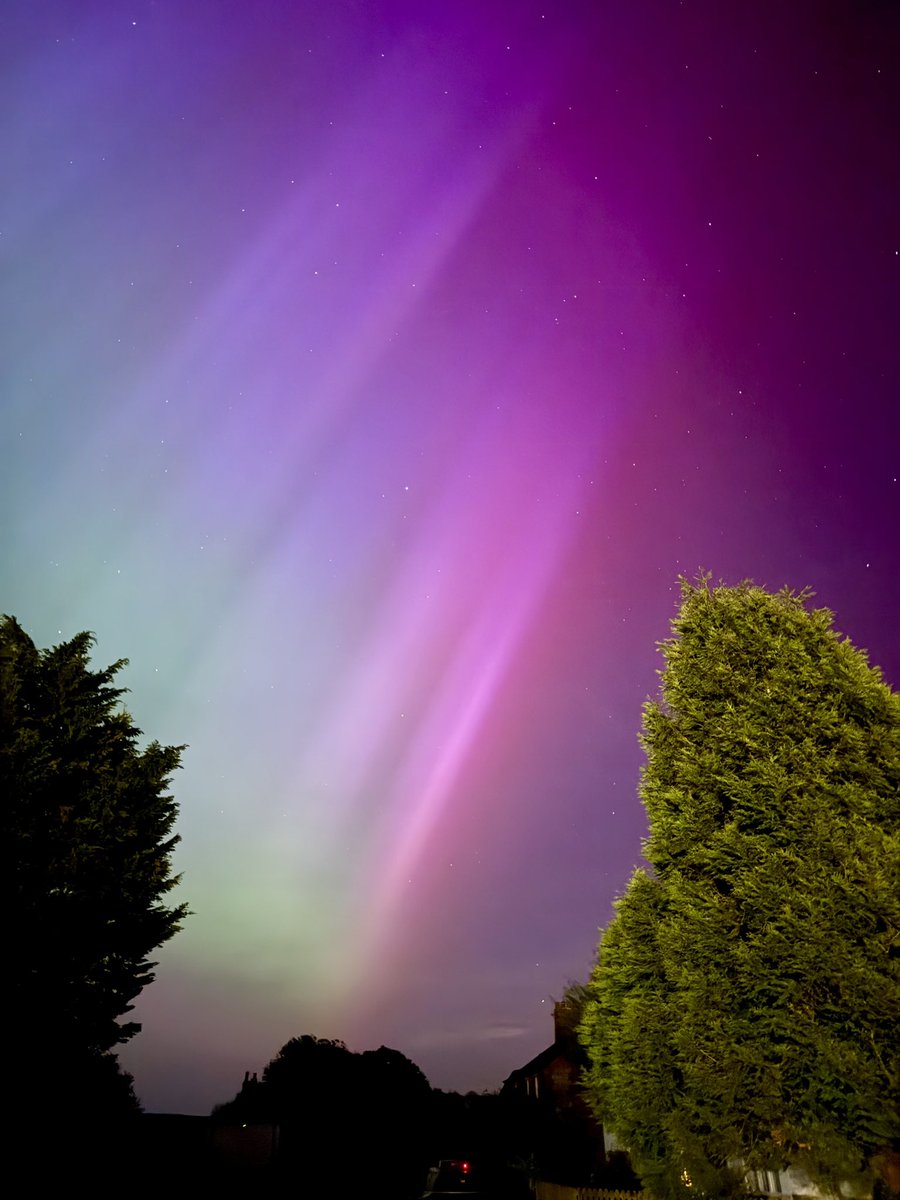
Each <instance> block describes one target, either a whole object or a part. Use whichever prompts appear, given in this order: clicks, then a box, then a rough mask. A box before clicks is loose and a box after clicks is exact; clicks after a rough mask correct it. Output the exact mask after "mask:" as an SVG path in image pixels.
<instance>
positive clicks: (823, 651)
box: [581, 578, 900, 1196]
mask: <svg viewBox="0 0 900 1200" xmlns="http://www.w3.org/2000/svg"><path fill="white" fill-rule="evenodd" d="M808 601H809V594H807V593H799V594H795V593H792V592H790V591H787V590H783V591H781V592H779V593H778V594H775V595H773V594H770V593H768V592H766V591H764V590H763V589H761V588H759V587H755V586H753V585H751V584H749V583H745V584H742V585H740V586H739V587H725V586H717V587H713V586H711V585H710V581H709V579H708V578H701V579H700V580H699V581H698V582H697V583H696V584H691V583H689V582H688V581H686V580H682V604H681V608H680V611H679V613H678V616H677V617H676V619H675V621H674V622H673V632H674V636H673V637H672V638H671V639H669V640H668V641H666V642H664V643H663V644H662V647H661V648H662V651H663V655H664V658H665V669H664V670H663V671H662V672H661V677H662V688H661V697H660V699H659V700H658V701H653V702H648V704H647V705H646V706H645V710H644V728H643V736H642V743H643V746H644V748H645V751H646V754H647V761H646V765H645V768H644V771H643V775H642V781H641V788H640V793H641V796H642V798H643V801H644V804H645V806H646V809H647V814H648V818H649V826H650V835H649V838H648V840H647V842H646V845H645V856H646V859H647V861H648V863H649V864H650V868H651V869H650V870H649V871H644V870H639V871H638V872H637V873H636V874H635V876H634V877H633V879H632V881H631V883H630V885H629V887H628V889H627V891H626V892H625V894H624V895H623V897H622V898H621V899H620V900H619V901H618V904H617V909H616V914H615V916H614V918H613V920H612V922H611V924H610V925H609V927H608V928H607V929H606V931H605V932H604V933H603V935H602V938H601V941H600V947H599V952H598V959H597V964H596V967H595V969H594V973H593V976H592V979H591V984H590V993H591V998H590V1001H589V1003H588V1005H587V1009H586V1015H585V1018H584V1021H583V1023H582V1026H581V1036H582V1039H583V1042H584V1044H585V1047H586V1049H587V1051H588V1054H589V1057H590V1060H591V1066H590V1069H589V1072H588V1074H587V1076H586V1085H587V1088H588V1094H589V1096H590V1099H591V1101H592V1103H593V1105H594V1107H595V1109H596V1111H597V1114H598V1116H599V1117H600V1119H601V1120H603V1121H604V1122H605V1124H606V1125H607V1127H608V1128H610V1129H611V1130H612V1131H613V1132H614V1133H615V1134H616V1135H617V1136H618V1138H619V1140H620V1141H621V1142H622V1143H623V1144H624V1145H625V1146H626V1147H627V1148H628V1149H629V1150H630V1152H631V1154H632V1157H633V1160H634V1162H635V1165H636V1167H637V1169H638V1171H639V1172H640V1174H641V1175H642V1176H643V1178H644V1182H645V1184H646V1185H647V1186H649V1187H650V1188H651V1189H652V1190H653V1191H654V1192H655V1193H656V1194H657V1195H660V1196H675V1195H678V1194H679V1193H681V1192H684V1194H690V1195H693V1196H697V1195H698V1194H706V1195H709V1196H725V1195H728V1194H729V1192H730V1190H733V1189H740V1186H741V1178H740V1177H741V1176H742V1175H743V1173H744V1171H745V1170H747V1169H783V1168H785V1167H786V1166H793V1167H797V1168H800V1169H803V1170H805V1171H807V1172H808V1173H809V1175H810V1176H811V1177H812V1178H813V1179H814V1180H816V1181H817V1182H819V1183H820V1184H821V1185H824V1186H825V1187H826V1188H829V1189H831V1190H834V1189H835V1188H836V1187H837V1185H838V1183H839V1181H841V1180H844V1181H850V1182H851V1183H852V1184H853V1185H854V1186H855V1188H856V1189H857V1194H866V1193H865V1189H866V1188H868V1189H869V1192H868V1194H871V1184H872V1175H873V1171H874V1169H875V1168H874V1164H876V1163H877V1162H878V1160H879V1156H884V1155H885V1154H888V1155H890V1154H891V1153H892V1152H893V1153H896V1151H897V1150H898V1149H900V1143H898V1140H897V1139H898V1137H900V1055H898V1044H900V1043H898V1034H897V1031H898V1028H900V694H897V693H894V692H892V691H891V690H890V688H889V687H888V686H887V685H886V684H885V682H884V680H883V679H882V677H881V674H880V672H879V671H878V670H877V669H876V668H874V667H872V666H870V665H869V663H868V661H867V659H866V656H865V654H864V653H862V652H861V651H859V650H857V649H855V648H854V647H853V646H852V645H851V644H850V642H849V641H848V640H847V639H845V638H842V637H841V636H839V635H838V634H837V633H836V632H835V631H834V630H833V628H832V614H831V613H830V612H828V611H827V610H825V609H810V607H809V604H808Z"/></svg>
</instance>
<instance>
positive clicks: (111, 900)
mask: <svg viewBox="0 0 900 1200" xmlns="http://www.w3.org/2000/svg"><path fill="white" fill-rule="evenodd" d="M92 643H93V638H92V636H91V635H90V634H88V633H81V634H78V636H76V637H74V638H72V640H71V641H69V642H64V643H63V644H62V645H59V646H56V647H54V648H53V649H51V650H38V649H37V648H36V647H35V645H34V643H33V642H32V640H31V639H30V638H29V637H28V635H27V634H26V633H25V632H24V631H23V629H22V628H21V627H20V626H19V624H18V623H17V622H16V621H15V620H14V619H13V618H12V617H4V618H3V619H2V622H0V790H2V793H3V796H4V798H5V804H4V810H3V811H4V830H3V832H4V845H6V846H8V847H9V853H10V857H11V870H10V879H11V883H12V887H11V893H12V895H11V899H12V906H11V918H12V919H11V921H10V923H9V933H8V940H7V968H8V973H7V978H8V981H9V982H8V984H7V990H6V997H7V1003H8V1005H9V1006H10V1007H9V1008H8V1010H7V1011H8V1014H9V1024H8V1026H7V1027H8V1028H9V1029H10V1030H11V1033H12V1037H13V1038H14V1039H15V1045H14V1047H13V1048H12V1053H13V1057H14V1058H16V1059H17V1060H19V1063H20V1070H25V1071H29V1072H32V1073H34V1074H40V1073H41V1071H49V1072H52V1077H53V1080H54V1083H53V1087H54V1089H55V1094H56V1096H57V1099H58V1101H59V1103H60V1104H61V1105H64V1104H65V1103H67V1102H71V1103H76V1104H77V1105H78V1107H79V1108H80V1109H82V1110H83V1109H84V1107H85V1106H86V1105H87V1106H88V1107H89V1106H90V1103H91V1095H90V1093H91V1081H92V1080H93V1081H95V1082H96V1089H97V1092H98V1096H96V1097H94V1099H97V1100H98V1102H100V1103H102V1101H101V1100H100V1097H99V1093H100V1092H102V1091H104V1090H105V1091H106V1093H107V1095H108V1094H109V1088H108V1087H107V1085H106V1083H104V1081H108V1080H109V1079H110V1078H111V1075H113V1074H114V1072H111V1070H110V1067H111V1065H113V1066H114V1063H115V1060H114V1059H112V1058H111V1056H110V1054H109V1052H110V1051H111V1050H112V1048H113V1047H114V1046H116V1045H117V1044H118V1043H120V1042H123V1041H125V1040H127V1039H128V1038H130V1037H131V1036H132V1035H133V1034H134V1033H136V1032H137V1030H138V1029H139V1026H138V1025H137V1024H135V1023H133V1022H125V1023H120V1022H119V1018H120V1017H121V1016H123V1015H124V1014H126V1013H127V1012H129V1011H130V1009H131V1007H132V1005H131V1001H132V1000H133V999H134V997H135V996H137V994H138V993H139V992H140V991H141V989H142V988H143V987H144V986H145V985H146V984H147V983H149V982H150V981H151V980H152V979H153V974H152V967H153V966H154V965H155V964H154V963H152V962H150V961H149V956H150V954H151V953H152V951H153V950H154V949H155V948H156V947H158V946H160V945H162V944H163V943H164V942H165V941H167V939H168V938H170V937H171V936H172V935H173V934H174V933H175V931H176V930H177V929H178V927H179V922H180V920H181V919H182V917H183V916H184V915H185V913H186V908H185V906H184V905H183V904H182V905H175V906H171V907H168V906H167V905H166V904H165V903H164V902H163V901H164V897H166V895H167V894H168V893H169V892H170V891H171V889H172V888H173V887H174V886H175V884H176V883H177V882H178V881H177V879H176V878H175V877H174V876H173V875H172V873H171V868H170V854H171V851H172V848H173V847H174V845H175V844H176V842H177V841H178V838H177V836H175V835H174V834H173V832H172V830H173V826H174V823H175V818H176V815H177V808H176V805H175V803H174V801H173V799H172V797H171V796H170V795H169V794H168V793H167V787H168V783H169V777H170V776H171V774H172V772H173V771H174V770H175V769H176V767H177V766H178V764H179V757H180V753H181V749H182V747H176V746H161V745H159V743H158V742H151V743H150V745H148V746H147V747H146V749H144V750H140V749H139V748H138V737H139V735H140V732H141V731H140V730H139V729H137V728H136V727H135V725H134V723H133V721H132V720H131V717H130V716H129V715H128V713H127V712H125V711H124V710H123V708H122V707H121V704H120V697H121V696H122V694H123V689H122V688H118V687H115V686H114V685H113V680H114V678H115V676H116V674H117V672H118V671H119V670H120V669H121V667H122V666H124V665H125V660H124V659H123V660H120V661H119V662H116V663H113V664H112V666H110V667H107V668H106V670H102V671H91V670H90V669H89V652H90V648H91V645H92ZM23 1064H24V1065H23ZM43 1086H45V1087H46V1086H47V1081H46V1080H45V1081H44V1085H43Z"/></svg>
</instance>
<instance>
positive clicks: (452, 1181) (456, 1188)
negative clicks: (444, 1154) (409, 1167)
mask: <svg viewBox="0 0 900 1200" xmlns="http://www.w3.org/2000/svg"><path fill="white" fill-rule="evenodd" d="M482 1182H483V1181H482V1179H481V1177H480V1172H479V1171H477V1170H476V1169H475V1167H474V1166H473V1165H472V1163H470V1162H469V1161H468V1159H465V1158H442V1159H441V1160H440V1162H439V1163H438V1164H437V1165H436V1166H434V1167H431V1169H430V1170H429V1172H428V1180H427V1182H426V1184H425V1191H424V1193H423V1198H422V1200H426V1197H430V1196H478V1197H479V1198H480V1200H486V1197H487V1193H486V1192H485V1191H483V1190H482V1186H481V1185H482Z"/></svg>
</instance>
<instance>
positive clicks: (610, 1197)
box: [534, 1179, 649, 1200]
mask: <svg viewBox="0 0 900 1200" xmlns="http://www.w3.org/2000/svg"><path fill="white" fill-rule="evenodd" d="M534 1195H535V1200H649V1198H648V1196H647V1193H646V1192H619V1191H608V1190H607V1189H605V1188H592V1187H569V1186H567V1185H566V1184H564V1183H547V1182H546V1180H543V1179H538V1180H537V1181H536V1182H535V1185H534Z"/></svg>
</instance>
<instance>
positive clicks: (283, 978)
mask: <svg viewBox="0 0 900 1200" xmlns="http://www.w3.org/2000/svg"><path fill="white" fill-rule="evenodd" d="M2 27H3V37H2V39H0V56H2V70H0V96H2V105H0V122H2V123H0V146H2V151H3V185H2V187H0V262H2V273H0V279H2V322H0V371H2V379H3V392H2V395H3V418H4V419H3V431H4V436H3V460H2V480H3V496H4V504H3V510H4V518H5V519H4V539H3V544H4V554H3V571H2V577H0V582H2V595H3V602H2V609H3V611H6V612H9V613H12V614H14V615H16V617H17V618H18V619H19V620H20V621H21V623H22V624H23V626H24V627H25V628H26V629H27V631H28V632H29V633H30V635H31V636H32V637H33V638H34V639H35V640H36V641H37V642H38V644H40V645H45V646H46V645H50V644H53V643H55V642H58V641H60V640H62V639H64V638H69V637H71V636H72V635H73V634H74V633H76V632H78V631H79V630H82V629H90V630H93V631H94V632H95V633H96V635H97V647H96V655H95V662H96V663H97V664H98V665H106V664H107V663H109V662H112V661H114V660H116V659H118V658H120V657H128V658H129V659H130V666H129V667H128V668H127V670H126V671H125V672H123V676H122V679H123V682H124V683H125V684H126V685H127V686H128V687H129V688H130V689H131V695H130V697H129V708H130V710H131V712H132V713H133V715H134V717H135V719H136V721H137V723H138V724H139V725H140V726H141V727H142V729H143V730H144V731H145V733H146V735H147V737H148V738H157V739H159V740H161V741H164V742H169V743H176V744H181V743H187V744H188V746H189V749H188V750H187V751H186V752H185V755H184V769H183V770H182V771H181V772H180V773H179V774H178V776H177V777H176V779H175V781H174V790H175V794H176V797H177V799H178V802H179V804H180V806H181V817H180V821H179V832H180V834H181V837H182V844H181V845H180V847H179V849H178V852H177V856H176V866H177V868H178V870H180V871H181V872H182V873H183V885H182V888H181V889H180V891H179V893H178V897H179V899H180V898H182V894H183V898H184V899H185V900H186V901H187V902H188V903H189V904H190V907H191V909H192V910H193V915H192V916H191V917H190V918H189V919H188V920H187V922H186V924H185V926H184V929H183V931H182V932H181V933H180V934H179V935H178V936H177V937H176V938H175V939H174V940H173V941H172V942H171V943H170V944H169V945H168V946H166V947H165V948H164V949H163V950H162V951H161V952H160V955H159V966H158V968H157V979H156V981H155V982H154V983H153V984H152V985H151V986H150V987H149V988H148V989H147V990H146V991H145V992H144V994H143V996H142V997H141V998H140V1000H139V1002H138V1006H137V1010H136V1013H135V1015H136V1017H137V1019H139V1020H140V1021H142V1022H143V1026H144V1028H143V1032H142V1033H141V1034H140V1035H139V1037H138V1038H137V1039H135V1041H134V1042H133V1043H131V1044H130V1045H129V1046H128V1047H127V1048H126V1049H125V1050H124V1051H123V1053H122V1055H121V1058H122V1061H123V1063H124V1065H125V1066H126V1067H127V1068H128V1069H129V1070H131V1071H132V1072H133V1073H134V1076H135V1085H136V1090H137V1092H138V1094H139V1096H140V1097H141V1098H142V1100H143V1102H144V1104H145V1107H147V1108H150V1109H160V1110H170V1111H181V1112H204V1111H208V1110H209V1109H210V1107H211V1106H212V1105H213V1104H214V1103H215V1102H217V1101H221V1100H225V1099H228V1098H229V1097H230V1096H231V1095H232V1094H233V1093H234V1091H235V1090H236V1088H237V1086H238V1084H239V1083H240V1079H241V1077H242V1075H243V1072H244V1071H245V1070H246V1069H250V1070H258V1069H261V1068H262V1066H263V1065H264V1064H265V1062H266V1061H267V1060H268V1059H269V1058H271V1057H272V1056H273V1055H274V1054H275V1052H276V1051H277V1050H278V1048H279V1047H280V1046H281V1045H282V1043H283V1042H285V1041H286V1040H287V1039H288V1038H289V1037H291V1036H294V1035H299V1034H302V1033H312V1034H315V1035H318V1036H322V1037H338V1038H343V1039H344V1040H346V1041H347V1043H348V1045H350V1046H351V1048H353V1049H365V1048H374V1047H376V1046H378V1045H379V1044H381V1043H386V1044H388V1045H391V1046H395V1047H396V1048H398V1049H400V1050H402V1051H403V1052H404V1053H405V1054H407V1055H409V1057H411V1058H412V1059H413V1060H414V1061H415V1062H417V1063H418V1064H419V1065H420V1066H421V1067H422V1069H423V1070H424V1071H425V1072H426V1074H427V1075H428V1076H429V1078H430V1080H431V1082H432V1084H434V1085H435V1086H441V1087H456V1088H460V1089H467V1088H475V1089H481V1088H485V1087H495V1086H498V1085H499V1084H500V1082H501V1081H502V1079H503V1078H504V1077H505V1075H507V1074H508V1073H509V1071H511V1070H512V1069H513V1068H514V1067H516V1066H519V1065H521V1064H522V1063H523V1062H525V1061H526V1060H527V1059H528V1058H529V1057H531V1056H532V1055H533V1054H534V1053H536V1052H537V1051H538V1050H539V1049H541V1048H542V1047H543V1046H544V1045H545V1044H547V1042H548V1041H549V1040H550V1037H551V1024H550V1012H549V1008H550V997H551V996H553V995H559V994H560V992H561V991H562V989H563V987H564V986H565V984H566V982H567V981H568V980H569V979H570V978H573V977H581V978H584V977H585V976H586V974H587V971H588V969H589V966H590V963H591V960H592V956H593V953H594V948H595V943H596V937H597V929H598V926H600V925H601V924H603V923H604V922H605V921H606V919H607V918H608V916H609V913H610V905H611V902H612V899H613V897H614V896H615V895H616V894H617V893H618V892H620V891H621V890H622V889H623V887H624V886H625V884H626V882H627V880H628V877H629V875H630V873H631V871H632V869H633V868H634V866H635V865H636V864H637V862H638V861H639V858H640V839H641V836H642V833H643V831H644V821H643V813H642V809H641V806H640V802H639V800H638V797H637V790H636V789H637V781H638V773H639V769H640V764H641V751H640V748H639V746H638V743H637V733H638V730H639V726H640V712H641V705H642V703H643V701H644V700H645V698H646V697H647V696H648V695H649V694H651V693H653V692H654V691H655V688H656V675H655V671H656V669H657V668H658V667H659V666H660V665H661V663H660V661H659V658H658V655H657V653H656V650H655V642H656V641H657V640H658V639H660V638H662V637H664V636H666V633H667V629H668V621H669V619H670V617H671V616H672V615H673V613H674V609H675V604H676V597H677V585H676V579H677V576H678V574H679V572H686V573H688V574H694V573H696V571H697V570H698V569H701V568H708V569H709V570H711V571H712V572H713V573H714V574H715V575H716V576H721V577H722V578H724V579H725V580H727V581H728V582H737V581H738V580H740V579H742V578H747V577H751V578H753V579H754V580H755V581H756V582H757V583H760V584H762V585H764V586H768V587H773V588H777V587H780V586H782V585H783V584H787V585H789V586H791V587H795V588H800V587H804V586H809V587H811V588H812V589H813V590H814V591H815V592H816V595H817V602H819V603H821V604H824V605H826V606H828V607H830V608H832V609H834V610H835V612H836V615H837V626H838V628H840V629H841V630H842V631H843V632H845V633H846V634H847V635H848V636H850V637H851V638H852V639H853V641H854V642H855V643H856V644H857V645H858V646H862V647H865V648H866V649H867V650H868V651H869V653H870V656H871V659H872V661H873V662H875V663H878V664H879V665H880V666H881V667H882V668H883V669H884V671H885V674H886V676H887V678H888V681H889V682H891V683H892V684H893V685H894V686H895V687H896V686H898V684H900V640H898V631H897V630H898V626H897V600H896V585H897V579H898V578H900V537H898V533H897V529H898V518H900V484H898V476H900V387H898V385H900V370H898V365H900V338H898V336H897V315H898V312H900V295H898V272H900V254H898V252H900V236H898V222H897V216H898V212H900V154H898V136H897V135H898V116H897V114H898V113H900V87H898V72H900V24H898V15H897V9H896V8H895V7H893V6H891V5H885V4H879V3H874V2H873V3H856V4H850V3H837V2H831V0H828V2H822V3H814V2H812V0H799V2H797V3H791V4H783V3H779V4H776V3H774V2H770V0H764V2H763V3H760V4H754V5H743V6H735V5H729V4H718V3H714V2H713V0H696V2H692V0H683V2H682V3H679V2H678V0H635V2H634V3H633V4H614V3H611V2H607V0H593V2H592V3H568V2H566V0H562V2H561V3H559V4H553V5H550V4H546V5H544V4H538V3H531V2H530V0H522V2H521V3H512V2H510V0H507V2H505V3H499V2H498V3H491V2H490V0H487V2H485V3H483V4H468V3H462V4H456V5H449V4H447V5H444V4H430V3H428V2H427V0H420V2H419V3H402V2H400V0H372V2H371V3H362V2H352V0H336V2H335V3H329V4H313V3H309V2H307V0H294V2H293V3H288V2H286V0H258V3H240V2H238V0H135V2H133V3H131V2H125V0H119V2H114V0H86V2H84V3H77V4H74V3H69V2H64V0H10V2H9V3H7V4H6V5H5V6H4V12H3V17H2Z"/></svg>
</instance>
